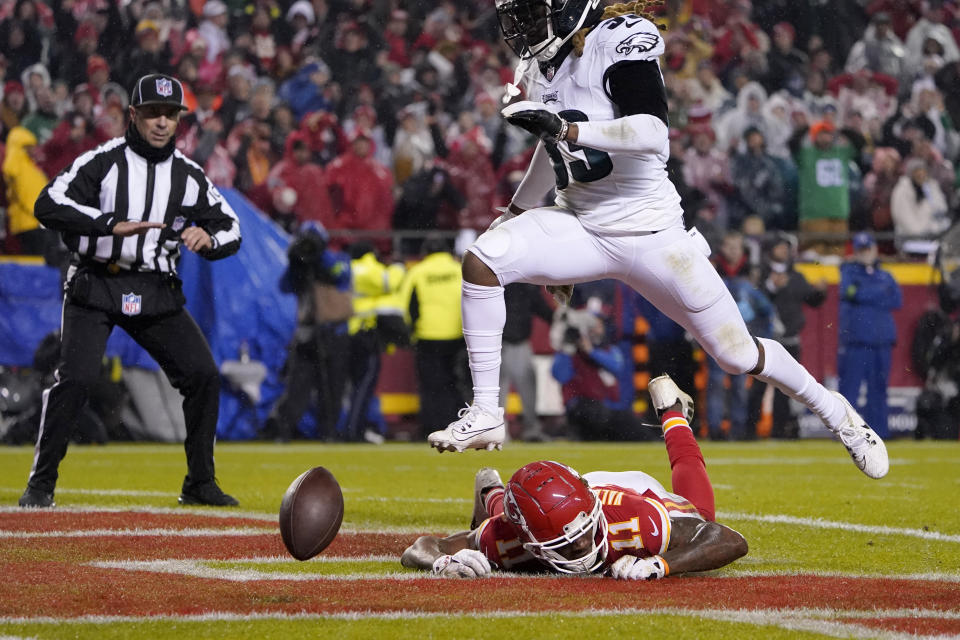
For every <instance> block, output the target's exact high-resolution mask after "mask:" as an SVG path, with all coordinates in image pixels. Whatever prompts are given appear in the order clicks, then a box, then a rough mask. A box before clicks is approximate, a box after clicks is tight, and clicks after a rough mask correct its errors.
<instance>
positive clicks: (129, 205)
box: [35, 138, 240, 274]
mask: <svg viewBox="0 0 960 640" xmlns="http://www.w3.org/2000/svg"><path fill="white" fill-rule="evenodd" d="M35 215H36V217H37V219H38V220H39V221H40V222H41V223H43V225H44V226H45V227H47V228H49V229H54V230H56V231H59V232H61V233H62V234H63V240H64V242H65V243H66V245H67V248H69V249H70V250H71V251H73V252H74V253H75V254H76V255H77V257H78V258H79V259H80V260H81V261H91V260H93V261H96V262H100V263H105V264H115V265H117V266H118V267H120V268H122V269H129V270H134V271H145V272H151V271H152V272H161V273H174V274H175V273H176V269H177V262H178V260H179V257H180V232H181V231H183V230H184V229H185V228H186V227H188V226H190V225H194V224H195V225H196V226H199V227H201V228H202V229H203V230H204V231H206V232H207V233H209V234H210V237H211V242H212V244H213V248H212V249H209V250H207V251H204V252H203V254H202V255H203V257H204V258H207V259H209V260H216V259H219V258H225V257H227V256H230V255H233V254H234V253H236V252H237V249H239V248H240V224H239V222H238V220H237V214H236V213H235V212H234V211H233V209H232V208H231V207H230V205H229V204H228V203H227V201H226V200H224V198H223V196H222V195H221V194H220V192H219V191H217V188H216V187H214V186H213V183H211V182H210V181H209V180H208V179H207V176H206V175H204V173H203V169H201V168H200V166H199V165H197V164H196V163H195V162H193V161H192V160H190V159H189V158H187V157H186V156H184V155H183V154H182V153H180V152H179V151H174V152H173V153H172V154H171V155H170V156H169V157H167V158H166V159H165V160H163V161H161V162H150V161H147V160H146V159H145V158H144V157H143V156H140V155H139V154H137V153H136V152H134V150H133V149H132V148H131V147H130V145H129V144H128V142H127V140H126V139H125V138H114V139H113V140H110V141H108V142H106V143H104V144H102V145H101V146H99V147H97V148H96V149H93V150H92V151H88V152H87V153H84V154H83V155H81V156H80V157H78V158H77V159H76V160H75V161H74V162H73V164H72V165H71V166H70V167H68V168H67V169H64V171H63V172H61V173H60V175H58V176H57V177H56V178H55V179H54V180H53V181H52V182H51V183H50V184H48V185H47V186H46V187H45V188H44V189H43V192H42V193H41V194H40V197H39V198H37V203H36V206H35ZM122 220H133V221H149V222H163V223H165V224H166V225H167V226H166V227H164V228H163V229H150V230H149V231H147V232H146V233H144V234H138V235H133V236H130V237H127V238H121V237H118V236H114V235H112V230H113V226H114V225H115V224H116V223H117V222H120V221H122Z"/></svg>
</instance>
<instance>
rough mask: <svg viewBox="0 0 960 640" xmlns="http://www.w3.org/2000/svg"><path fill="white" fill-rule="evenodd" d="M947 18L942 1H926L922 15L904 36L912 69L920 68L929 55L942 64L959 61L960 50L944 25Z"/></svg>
mask: <svg viewBox="0 0 960 640" xmlns="http://www.w3.org/2000/svg"><path fill="white" fill-rule="evenodd" d="M946 17H947V14H946V8H945V7H944V3H943V1H942V0H926V1H925V2H924V3H923V15H922V16H921V17H920V19H919V20H917V21H916V22H915V23H914V24H913V26H912V27H910V31H909V32H908V33H907V36H906V47H907V55H908V56H909V59H910V61H911V66H912V68H913V69H919V68H921V66H922V64H923V59H924V58H925V57H926V56H929V55H937V56H940V58H941V59H942V61H943V63H945V64H946V63H950V62H955V61H956V60H960V48H958V47H957V41H956V39H955V38H954V35H953V32H951V31H950V28H949V27H948V26H947V25H946V24H945V23H944V22H945V19H946Z"/></svg>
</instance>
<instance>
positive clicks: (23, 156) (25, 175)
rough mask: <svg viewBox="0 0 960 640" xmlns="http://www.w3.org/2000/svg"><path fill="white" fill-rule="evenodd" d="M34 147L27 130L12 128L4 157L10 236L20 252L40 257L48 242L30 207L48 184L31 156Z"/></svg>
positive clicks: (33, 138)
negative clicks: (14, 240)
mask: <svg viewBox="0 0 960 640" xmlns="http://www.w3.org/2000/svg"><path fill="white" fill-rule="evenodd" d="M36 146H37V137H36V136H35V135H34V134H33V133H32V132H31V131H30V130H29V129H26V128H25V127H14V128H13V129H12V130H11V131H10V135H9V136H7V145H6V152H5V155H4V158H3V181H4V183H6V187H7V217H8V218H9V226H10V233H11V234H12V235H13V237H14V238H15V239H16V240H17V241H18V242H19V244H20V252H21V253H25V254H29V255H43V254H44V251H45V249H46V248H47V245H48V243H49V240H50V238H49V232H48V231H47V230H46V229H44V228H41V227H40V222H39V221H38V220H37V219H36V217H34V215H33V204H34V203H35V202H36V201H37V196H39V195H40V192H41V191H42V190H43V187H44V186H46V184H47V176H45V175H44V173H43V171H42V170H41V169H40V167H38V166H37V164H36V162H34V160H33V157H32V156H33V154H34V153H35V149H36Z"/></svg>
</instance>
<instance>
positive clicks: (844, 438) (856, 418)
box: [831, 391, 890, 478]
mask: <svg viewBox="0 0 960 640" xmlns="http://www.w3.org/2000/svg"><path fill="white" fill-rule="evenodd" d="M831 393H833V395H835V396H836V397H837V398H838V399H839V400H840V402H842V403H843V406H844V407H845V408H846V411H847V422H846V424H844V425H843V426H841V427H840V428H839V429H837V430H836V431H835V432H834V433H836V434H837V435H838V436H840V442H842V443H843V446H845V447H846V448H847V451H849V452H850V457H851V458H853V463H854V464H855V465H857V468H859V469H860V471H863V472H864V473H865V474H867V475H868V476H870V477H871V478H882V477H883V476H885V475H887V471H889V470H890V461H889V459H888V458H887V447H886V445H884V444H883V440H881V439H880V436H878V435H877V433H876V431H874V430H873V429H871V428H870V427H868V426H867V423H866V422H865V421H864V420H863V418H861V417H860V414H859V413H857V410H856V409H854V408H853V406H852V405H851V404H850V403H849V402H848V401H847V399H846V398H844V397H843V395H842V394H840V393H839V392H837V391H832V392H831Z"/></svg>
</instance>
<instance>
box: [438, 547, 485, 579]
mask: <svg viewBox="0 0 960 640" xmlns="http://www.w3.org/2000/svg"><path fill="white" fill-rule="evenodd" d="M491 571H492V569H491V568H490V561H489V560H487V556H485V555H483V554H482V553H481V552H479V551H474V550H473V549H461V550H460V551H457V552H456V553H455V554H453V555H452V556H451V555H444V556H440V557H439V558H437V559H436V560H434V561H433V573H434V574H436V575H438V576H443V577H444V578H484V577H486V576H488V575H490V572H491Z"/></svg>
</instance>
